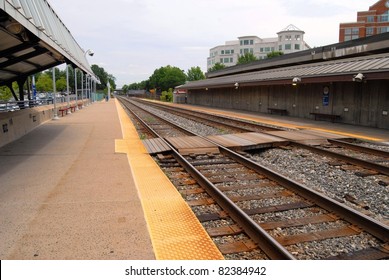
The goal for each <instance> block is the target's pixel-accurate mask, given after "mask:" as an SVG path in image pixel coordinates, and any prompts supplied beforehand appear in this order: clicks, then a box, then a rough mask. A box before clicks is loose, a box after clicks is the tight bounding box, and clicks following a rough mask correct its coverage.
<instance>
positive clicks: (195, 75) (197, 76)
mask: <svg viewBox="0 0 389 280" xmlns="http://www.w3.org/2000/svg"><path fill="white" fill-rule="evenodd" d="M204 79H205V75H204V73H203V71H201V68H200V67H199V66H197V67H192V68H190V69H189V70H188V74H187V80H188V81H198V80H204Z"/></svg>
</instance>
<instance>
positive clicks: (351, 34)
mask: <svg viewBox="0 0 389 280" xmlns="http://www.w3.org/2000/svg"><path fill="white" fill-rule="evenodd" d="M344 34H345V36H344V41H350V40H355V39H358V38H359V28H358V27H353V28H346V29H345V30H344Z"/></svg>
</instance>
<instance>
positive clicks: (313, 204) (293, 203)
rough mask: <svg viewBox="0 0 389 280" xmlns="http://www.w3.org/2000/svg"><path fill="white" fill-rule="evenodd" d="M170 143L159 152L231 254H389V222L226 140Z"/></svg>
mask: <svg viewBox="0 0 389 280" xmlns="http://www.w3.org/2000/svg"><path fill="white" fill-rule="evenodd" d="M150 131H152V129H150ZM167 144H168V143H167ZM168 145H169V144H168ZM171 148H172V153H171V154H159V155H157V156H156V160H157V162H159V164H160V166H161V168H163V169H164V170H165V172H166V173H167V175H168V176H169V177H170V178H171V180H172V181H173V183H175V185H176V186H177V188H178V189H179V190H180V192H181V193H182V194H183V197H184V198H186V199H187V201H188V204H189V205H191V207H192V209H193V210H194V212H195V213H196V215H197V216H198V217H199V220H200V221H201V222H202V223H203V225H204V226H205V227H206V229H207V230H208V232H209V234H210V236H212V237H213V238H214V240H215V242H216V244H217V245H218V246H219V248H220V250H221V251H222V252H223V253H224V254H225V256H226V258H251V259H254V258H259V259H262V258H271V259H294V258H298V259H327V258H345V259H354V258H355V259H382V258H388V257H389V251H388V249H389V248H388V245H387V242H388V236H389V235H388V233H389V228H388V226H386V225H384V224H382V223H380V222H378V221H376V220H374V219H372V218H370V217H368V216H366V215H363V214H362V213H360V212H358V211H355V210H353V209H351V208H349V207H347V206H345V205H343V204H342V203H340V202H338V201H336V200H333V199H331V198H328V197H326V196H325V195H323V194H321V193H318V192H316V191H313V190H311V189H309V188H307V187H305V186H303V185H302V184H300V183H297V182H295V181H293V180H290V179H288V178H286V177H285V176H282V175H280V174H278V173H277V172H274V171H272V170H270V169H268V168H266V167H264V166H261V165H260V164H258V163H257V162H254V161H252V160H250V159H247V158H246V157H244V156H242V155H241V154H238V153H236V152H234V151H231V150H229V149H226V148H224V147H221V146H219V151H220V152H219V153H212V154H205V155H197V154H189V155H186V156H182V155H181V154H179V153H178V152H177V151H176V150H175V149H174V148H173V147H171ZM339 244H342V246H340V247H341V248H339Z"/></svg>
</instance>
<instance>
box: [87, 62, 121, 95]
mask: <svg viewBox="0 0 389 280" xmlns="http://www.w3.org/2000/svg"><path fill="white" fill-rule="evenodd" d="M91 69H92V71H93V73H94V74H95V75H96V76H97V77H98V78H99V80H100V84H97V85H96V90H104V89H106V88H107V83H108V80H109V84H110V85H111V90H114V89H116V83H115V81H116V78H115V77H114V76H113V75H112V74H108V73H107V72H106V71H105V69H104V68H103V67H99V66H98V65H96V64H93V65H92V66H91Z"/></svg>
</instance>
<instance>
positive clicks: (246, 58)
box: [237, 52, 258, 64]
mask: <svg viewBox="0 0 389 280" xmlns="http://www.w3.org/2000/svg"><path fill="white" fill-rule="evenodd" d="M256 60H258V58H257V57H256V56H255V55H254V54H253V53H251V52H247V53H245V54H244V55H241V56H239V58H238V63H237V64H246V63H250V62H253V61H256Z"/></svg>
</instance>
